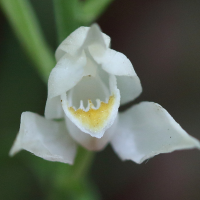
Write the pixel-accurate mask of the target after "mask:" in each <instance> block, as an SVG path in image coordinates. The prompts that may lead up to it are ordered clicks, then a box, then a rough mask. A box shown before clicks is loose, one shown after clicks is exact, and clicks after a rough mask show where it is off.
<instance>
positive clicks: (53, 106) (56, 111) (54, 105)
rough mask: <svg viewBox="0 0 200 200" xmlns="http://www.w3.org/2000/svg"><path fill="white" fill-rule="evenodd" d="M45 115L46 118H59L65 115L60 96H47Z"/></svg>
mask: <svg viewBox="0 0 200 200" xmlns="http://www.w3.org/2000/svg"><path fill="white" fill-rule="evenodd" d="M44 115H45V118H46V119H59V118H63V117H64V111H63V108H62V106H61V99H60V96H57V97H53V98H51V99H50V98H47V102H46V107H45V113H44Z"/></svg>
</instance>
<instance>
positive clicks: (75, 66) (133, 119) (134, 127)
mask: <svg viewBox="0 0 200 200" xmlns="http://www.w3.org/2000/svg"><path fill="white" fill-rule="evenodd" d="M55 56H56V60H57V64H56V66H55V68H54V69H53V70H52V71H51V74H50V76H49V81H48V98H47V103H46V108H45V118H44V117H41V116H39V115H37V114H34V113H31V112H24V113H22V116H21V125H20V130H19V133H18V136H17V138H16V141H15V143H14V145H13V147H12V149H11V151H10V155H13V154H15V153H17V152H18V151H20V150H21V149H25V150H27V151H30V152H32V153H34V154H35V155H37V156H39V157H42V158H44V159H46V160H50V161H59V162H64V163H69V164H73V161H74V158H75V155H76V148H77V144H80V145H82V146H84V147H85V148H87V149H88V150H95V151H97V150H101V149H103V148H104V147H105V146H106V145H107V144H108V143H109V142H110V143H111V145H112V147H113V149H114V151H115V152H116V153H117V154H118V155H119V157H120V158H121V159H122V160H127V159H129V160H133V161H135V162H136V163H141V162H143V161H144V160H145V159H148V158H150V157H153V156H155V155H157V154H159V153H167V152H172V151H174V150H177V149H189V148H195V147H196V148H200V144H199V141H198V140H196V139H195V138H193V137H191V136H189V135H188V134H187V133H186V132H185V131H184V130H183V129H182V128H181V127H180V125H179V124H178V123H176V122H175V120H174V119H173V118H172V117H171V116H170V114H169V113H168V112H167V111H166V110H165V109H164V108H162V107H161V106H160V105H158V104H156V103H153V102H142V103H140V104H138V105H135V106H133V107H132V108H130V109H129V110H127V111H125V112H123V113H118V109H119V106H120V105H121V104H125V103H127V102H129V101H132V100H133V99H135V98H136V97H137V96H138V95H139V94H140V93H141V92H142V87H141V84H140V80H139V78H138V76H137V74H136V73H135V71H134V68H133V66H132V64H131V62H130V60H129V59H128V58H127V57H126V56H125V55H124V54H122V53H120V52H117V51H115V50H113V49H110V37H109V36H107V35H106V34H104V33H102V32H101V30H100V28H99V27H98V25H96V24H94V25H92V26H91V27H80V28H78V29H77V30H75V31H74V32H73V33H72V34H71V35H70V36H69V37H67V38H66V39H65V40H64V41H63V42H62V43H61V44H60V46H59V47H58V49H57V50H56V54H55ZM60 118H63V119H64V120H62V121H55V120H54V119H60Z"/></svg>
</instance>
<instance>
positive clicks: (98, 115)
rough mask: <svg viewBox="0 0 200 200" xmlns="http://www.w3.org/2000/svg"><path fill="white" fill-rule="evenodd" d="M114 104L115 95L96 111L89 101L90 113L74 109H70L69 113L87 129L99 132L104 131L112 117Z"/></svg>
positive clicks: (102, 103)
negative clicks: (103, 128)
mask: <svg viewBox="0 0 200 200" xmlns="http://www.w3.org/2000/svg"><path fill="white" fill-rule="evenodd" d="M114 103H115V97H114V95H113V96H111V97H110V98H109V101H108V103H105V102H101V104H100V106H99V108H98V109H94V105H93V103H92V102H91V101H89V104H90V109H89V110H88V111H84V110H83V109H80V108H79V109H77V110H75V109H74V108H73V107H69V112H70V113H71V114H72V115H73V116H74V117H75V118H76V119H78V120H79V121H80V122H81V123H82V125H83V126H85V127H86V128H87V129H89V130H91V131H93V132H97V131H99V130H100V129H102V127H103V126H104V125H105V123H106V121H107V120H108V118H109V117H110V114H111V112H112V108H113V105H114Z"/></svg>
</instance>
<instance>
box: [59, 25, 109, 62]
mask: <svg viewBox="0 0 200 200" xmlns="http://www.w3.org/2000/svg"><path fill="white" fill-rule="evenodd" d="M89 30H90V27H83V26H82V27H80V28H78V29H76V30H75V31H74V32H72V33H71V34H70V35H69V36H68V37H67V38H66V39H65V40H64V41H63V42H62V43H61V44H60V45H59V47H58V48H57V50H56V60H57V61H58V60H59V59H60V58H61V57H62V56H63V55H64V54H65V53H66V52H67V53H69V54H70V55H76V54H77V51H78V50H79V49H80V48H81V47H83V44H84V42H85V40H86V37H87V35H88V31H89ZM102 37H103V39H104V42H105V45H106V46H107V47H109V45H110V37H109V36H107V35H106V34H104V33H102Z"/></svg>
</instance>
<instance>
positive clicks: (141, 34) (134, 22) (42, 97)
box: [0, 0, 200, 200]
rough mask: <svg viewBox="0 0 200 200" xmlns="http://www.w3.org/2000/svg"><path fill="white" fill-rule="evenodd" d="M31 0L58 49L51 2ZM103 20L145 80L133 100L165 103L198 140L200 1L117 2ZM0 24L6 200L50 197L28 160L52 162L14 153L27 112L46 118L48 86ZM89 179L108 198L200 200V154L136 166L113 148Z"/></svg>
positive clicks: (1, 193) (0, 172)
mask: <svg viewBox="0 0 200 200" xmlns="http://www.w3.org/2000/svg"><path fill="white" fill-rule="evenodd" d="M31 2H32V4H33V6H34V9H35V11H36V13H37V16H38V18H39V20H40V23H41V26H42V29H43V32H44V34H45V37H46V40H47V42H48V43H49V44H50V45H51V47H52V48H53V49H54V50H55V49H56V47H57V40H56V37H57V36H56V31H55V20H54V15H53V6H52V2H51V1H49V0H42V1H36V0H32V1H31ZM97 22H98V23H99V25H100V26H101V28H102V31H103V32H105V33H106V34H108V35H109V36H110V37H111V39H112V48H113V49H115V50H117V51H120V52H122V53H124V54H125V55H126V56H127V57H128V58H129V59H130V60H131V62H132V63H133V65H134V68H135V71H136V72H137V74H138V76H139V77H140V80H141V83H142V86H143V93H142V95H141V96H140V97H139V98H138V99H137V100H136V101H135V102H134V103H137V102H139V101H153V102H157V103H159V104H160V105H162V106H163V107H164V108H166V109H167V110H168V112H169V113H170V114H171V115H172V116H173V117H174V119H175V120H176V121H177V122H178V123H179V124H180V125H181V126H182V127H183V128H184V129H185V130H186V131H187V132H188V133H189V134H191V135H192V136H195V137H196V138H198V139H199V140H200V1H197V0H191V1H189V0H188V1H186V0H181V1H178V0H174V1H168V0H165V1H162V0H161V1H153V0H152V1H150V0H144V1H142V0H140V1H139V0H137V1H136V0H115V1H114V2H113V3H112V4H111V5H110V6H109V8H108V9H107V10H106V12H105V13H104V14H103V15H102V16H101V17H100V19H99V20H98V21H97ZM0 25H1V29H0V199H2V200H21V199H30V200H31V199H38V200H39V199H44V191H43V190H42V187H41V186H40V184H39V182H38V177H36V176H35V175H34V173H33V169H32V165H31V164H30V163H32V162H29V160H30V159H32V161H34V162H35V163H37V161H38V160H40V162H41V163H42V162H47V161H41V159H40V158H36V157H34V156H32V155H30V153H28V152H25V151H23V152H21V153H20V154H18V155H16V156H15V157H14V158H9V157H8V151H9V149H10V147H11V145H12V142H13V141H14V138H15V136H16V133H17V131H18V129H19V124H20V115H21V113H22V112H23V111H32V112H36V113H39V114H41V115H43V112H44V106H45V103H46V95H47V88H46V85H45V84H44V83H43V82H42V81H41V80H40V77H39V76H38V74H37V72H36V71H35V70H34V68H33V65H32V63H31V61H30V59H29V58H28V57H27V54H26V52H25V51H24V49H23V48H22V47H21V45H20V44H19V42H18V40H17V38H16V36H15V35H14V33H13V31H12V29H11V27H10V26H9V24H8V22H7V20H6V18H5V17H4V15H3V13H2V12H1V13H0ZM122 109H123V108H122ZM49 165H55V163H50V164H49ZM90 176H91V178H92V179H93V181H94V182H95V183H96V184H97V186H98V187H99V190H100V193H101V194H102V199H104V200H132V199H134V200H146V199H148V200H151V199H152V200H155V199H158V200H160V199H162V200H168V199H176V200H188V199H189V200H198V199H200V189H199V187H200V152H199V151H198V150H189V151H177V152H174V153H172V154H162V155H159V156H156V157H154V158H153V159H150V160H149V161H148V162H144V163H143V164H141V165H137V164H135V163H133V162H131V161H126V162H122V161H121V160H120V159H119V158H118V157H117V155H115V153H114V152H113V151H112V149H111V147H110V146H108V147H107V148H106V149H105V150H104V151H102V152H99V153H97V154H96V157H95V160H94V164H93V166H92V169H91V170H90Z"/></svg>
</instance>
